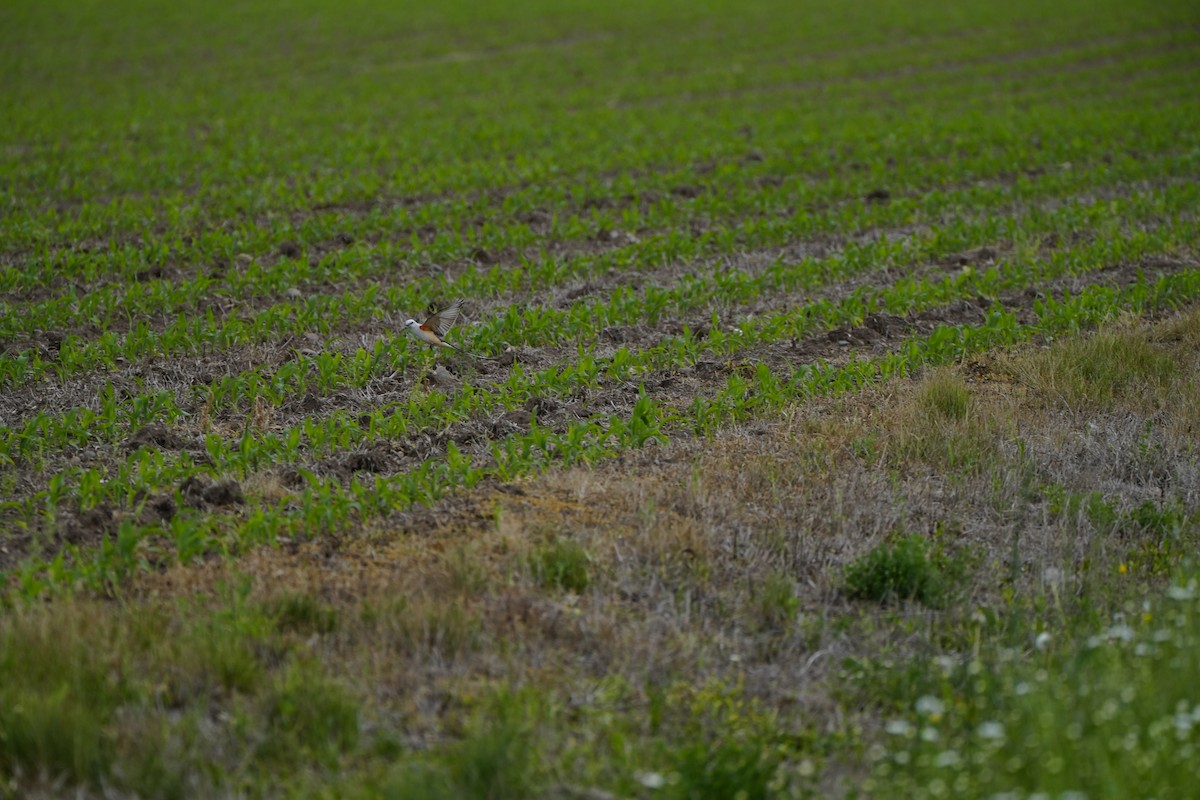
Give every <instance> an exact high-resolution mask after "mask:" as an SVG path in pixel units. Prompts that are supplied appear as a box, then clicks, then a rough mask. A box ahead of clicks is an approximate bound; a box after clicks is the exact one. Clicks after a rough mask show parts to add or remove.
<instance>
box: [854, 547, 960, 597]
mask: <svg viewBox="0 0 1200 800" xmlns="http://www.w3.org/2000/svg"><path fill="white" fill-rule="evenodd" d="M966 578H967V575H966V564H965V560H964V559H963V557H962V556H952V555H949V554H947V553H946V552H945V550H944V549H943V547H942V545H941V544H940V543H937V542H934V541H930V540H929V539H928V538H926V537H925V536H922V535H921V534H919V533H912V534H908V535H904V536H895V537H892V538H891V539H890V540H889V541H885V542H881V543H880V544H878V545H876V546H875V547H873V548H872V549H871V550H869V551H867V552H866V553H865V554H863V555H862V556H860V557H859V558H858V559H856V560H855V561H853V562H851V563H850V564H848V565H847V566H846V568H845V571H844V573H843V590H844V591H845V593H846V594H847V596H849V597H851V598H853V599H856V600H870V601H873V602H876V603H895V602H900V601H905V600H915V601H917V602H919V603H921V604H922V605H926V606H930V607H931V608H941V607H944V606H946V605H947V604H949V603H950V602H952V601H953V600H954V599H955V598H956V597H958V596H959V595H960V594H961V593H962V592H963V590H964V588H965V581H966Z"/></svg>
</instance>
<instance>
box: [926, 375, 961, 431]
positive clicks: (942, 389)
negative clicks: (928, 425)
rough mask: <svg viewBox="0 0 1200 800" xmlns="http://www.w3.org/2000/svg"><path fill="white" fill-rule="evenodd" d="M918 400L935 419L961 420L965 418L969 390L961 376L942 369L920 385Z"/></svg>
mask: <svg viewBox="0 0 1200 800" xmlns="http://www.w3.org/2000/svg"><path fill="white" fill-rule="evenodd" d="M920 402H921V405H922V406H923V407H924V408H925V409H926V411H927V412H928V413H929V415H930V416H931V417H933V418H934V419H935V420H946V421H950V422H961V421H962V420H965V419H966V418H967V411H968V409H969V408H970V404H971V392H970V390H969V389H967V385H966V383H964V382H963V379H962V377H961V376H959V375H957V374H955V373H952V372H949V371H945V370H943V371H939V372H937V373H936V374H935V375H934V376H933V377H931V378H930V379H929V380H927V381H926V382H925V385H924V386H922V387H921V393H920Z"/></svg>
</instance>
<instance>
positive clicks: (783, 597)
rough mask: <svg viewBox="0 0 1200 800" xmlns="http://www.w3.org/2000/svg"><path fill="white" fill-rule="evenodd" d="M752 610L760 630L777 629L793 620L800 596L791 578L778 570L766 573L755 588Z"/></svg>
mask: <svg viewBox="0 0 1200 800" xmlns="http://www.w3.org/2000/svg"><path fill="white" fill-rule="evenodd" d="M753 610H754V615H755V624H756V626H757V627H758V628H759V629H760V630H778V629H780V628H782V627H784V626H786V625H787V624H788V623H790V622H791V621H792V620H794V619H795V618H796V613H797V612H798V611H799V610H800V598H799V597H797V596H796V588H795V586H794V585H793V584H792V580H791V579H790V578H789V577H787V576H786V575H783V574H780V573H778V572H773V573H771V574H770V575H768V576H767V577H766V579H765V580H764V581H763V582H762V585H761V586H759V587H758V589H757V592H756V594H755V597H754V605H753Z"/></svg>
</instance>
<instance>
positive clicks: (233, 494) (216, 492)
mask: <svg viewBox="0 0 1200 800" xmlns="http://www.w3.org/2000/svg"><path fill="white" fill-rule="evenodd" d="M201 496H202V497H203V498H204V501H205V502H207V503H209V504H210V505H214V506H232V505H241V504H243V503H245V502H246V498H245V497H244V496H243V495H242V485H241V484H240V483H238V482H237V481H235V480H233V479H232V478H228V479H226V480H223V481H218V482H217V483H214V484H212V485H211V486H209V487H208V488H206V489H205V490H204V491H203V492H202V495H201Z"/></svg>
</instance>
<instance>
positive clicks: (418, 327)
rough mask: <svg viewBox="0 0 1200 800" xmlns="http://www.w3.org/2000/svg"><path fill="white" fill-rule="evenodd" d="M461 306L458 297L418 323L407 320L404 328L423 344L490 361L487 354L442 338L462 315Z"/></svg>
mask: <svg viewBox="0 0 1200 800" xmlns="http://www.w3.org/2000/svg"><path fill="white" fill-rule="evenodd" d="M462 307H463V301H462V299H461V298H460V299H458V300H455V301H454V302H453V303H451V304H450V305H448V306H447V307H446V308H443V309H442V310H441V311H438V312H436V313H434V314H433V315H432V316H430V317H429V319H427V320H425V321H424V322H422V323H420V324H418V323H417V321H416V320H415V319H410V320H407V321H406V322H405V323H404V328H405V330H407V331H408V332H409V334H410V335H411V336H412V337H413V338H415V339H419V340H421V341H422V342H424V343H425V344H428V345H432V346H433V347H449V348H450V349H451V350H457V351H458V352H460V353H466V354H467V355H469V356H472V357H474V358H483V359H487V360H489V361H490V360H491V359H490V358H489V357H488V356H481V355H477V354H475V353H472V352H469V351H467V350H463V349H462V348H459V347H455V346H454V345H452V344H450V343H449V342H447V341H444V340H443V339H442V337H443V336H445V335H446V332H447V331H449V330H450V329H451V328H453V327H454V323H456V322H458V318H459V317H460V316H462Z"/></svg>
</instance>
